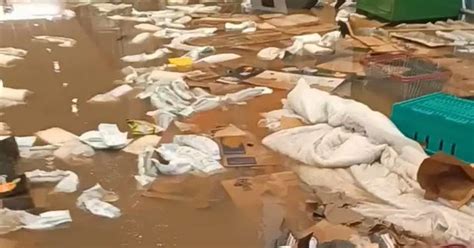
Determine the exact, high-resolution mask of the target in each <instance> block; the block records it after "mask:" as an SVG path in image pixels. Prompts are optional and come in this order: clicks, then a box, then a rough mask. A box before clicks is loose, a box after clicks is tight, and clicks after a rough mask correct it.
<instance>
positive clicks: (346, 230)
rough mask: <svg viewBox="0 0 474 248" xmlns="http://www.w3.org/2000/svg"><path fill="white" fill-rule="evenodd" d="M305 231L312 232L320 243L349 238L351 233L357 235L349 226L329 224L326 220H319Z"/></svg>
mask: <svg viewBox="0 0 474 248" xmlns="http://www.w3.org/2000/svg"><path fill="white" fill-rule="evenodd" d="M305 233H313V235H314V236H315V237H316V238H317V239H318V242H320V243H323V242H329V241H333V240H349V239H350V238H351V236H352V235H357V231H356V230H354V229H352V228H350V227H347V226H344V225H336V224H331V223H329V222H328V221H326V220H321V221H320V222H318V223H317V224H316V225H314V226H312V227H311V228H309V229H308V230H306V231H305Z"/></svg>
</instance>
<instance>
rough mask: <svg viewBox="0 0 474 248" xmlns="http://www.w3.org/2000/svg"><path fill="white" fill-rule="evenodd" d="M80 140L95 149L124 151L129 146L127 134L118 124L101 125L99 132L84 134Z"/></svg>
mask: <svg viewBox="0 0 474 248" xmlns="http://www.w3.org/2000/svg"><path fill="white" fill-rule="evenodd" d="M79 139H80V140H81V141H82V142H84V143H86V144H88V145H89V146H91V147H93V148H94V149H99V150H101V149H122V148H124V147H125V146H127V145H128V143H129V141H128V139H127V132H121V131H120V130H119V128H118V126H117V125H116V124H108V123H101V124H99V127H98V130H97V131H96V130H93V131H88V132H85V133H83V134H82V135H81V136H80V137H79Z"/></svg>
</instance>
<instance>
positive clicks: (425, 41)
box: [390, 32, 450, 48]
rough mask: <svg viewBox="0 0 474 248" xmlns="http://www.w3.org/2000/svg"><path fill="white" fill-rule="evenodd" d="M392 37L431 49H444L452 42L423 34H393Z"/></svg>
mask: <svg viewBox="0 0 474 248" xmlns="http://www.w3.org/2000/svg"><path fill="white" fill-rule="evenodd" d="M390 36H392V37H395V38H399V39H403V40H408V41H412V42H416V43H419V44H422V45H425V46H427V47H430V48H437V47H444V46H449V45H450V42H448V41H447V40H445V39H442V38H439V37H437V36H433V35H428V34H425V33H422V32H409V33H391V34H390Z"/></svg>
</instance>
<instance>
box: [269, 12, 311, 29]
mask: <svg viewBox="0 0 474 248" xmlns="http://www.w3.org/2000/svg"><path fill="white" fill-rule="evenodd" d="M265 22H267V23H269V24H271V25H273V26H275V27H293V26H308V25H314V24H317V23H318V22H319V18H318V17H316V16H313V15H308V14H294V15H287V16H283V17H277V18H273V19H269V20H266V21H265Z"/></svg>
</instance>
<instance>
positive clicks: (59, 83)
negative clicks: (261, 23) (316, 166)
mask: <svg viewBox="0 0 474 248" xmlns="http://www.w3.org/2000/svg"><path fill="white" fill-rule="evenodd" d="M137 5H138V6H139V7H140V8H141V9H142V10H144V9H146V8H145V7H144V6H145V5H147V4H144V3H143V2H140V3H139V4H137ZM148 5H149V4H148ZM152 5H153V4H152ZM156 8H159V6H158V5H153V6H152V8H149V9H156ZM75 11H76V14H77V18H73V19H71V20H55V21H48V20H44V19H35V20H17V21H6V22H3V23H2V22H0V47H10V46H11V47H16V48H22V49H25V50H28V55H27V56H26V58H25V60H24V61H22V62H21V63H19V64H18V65H17V66H16V67H13V68H8V69H5V68H0V78H1V79H2V80H3V81H4V82H5V84H6V86H8V87H13V88H25V89H28V90H31V91H33V92H34V95H33V96H32V97H31V99H29V102H28V104H27V105H24V106H19V107H14V108H11V109H8V110H5V111H4V113H5V114H4V115H3V116H1V117H0V118H1V120H2V121H4V122H7V123H8V124H9V125H10V126H11V128H12V129H13V132H14V133H15V134H16V135H18V136H23V135H32V134H33V133H34V132H37V131H39V130H43V129H47V128H50V127H60V128H63V129H65V130H68V131H70V132H73V133H75V134H78V135H79V134H81V133H83V132H85V131H88V130H92V129H95V128H96V127H97V125H98V124H99V123H117V124H118V125H119V126H120V129H121V130H126V128H127V127H126V122H125V120H126V119H145V118H146V116H145V113H146V112H147V111H148V110H151V106H150V105H149V104H148V103H146V102H143V101H141V100H138V99H134V98H132V97H130V98H128V99H124V100H122V101H121V102H118V103H113V104H100V105H97V104H95V105H92V104H88V103H86V101H87V100H88V99H89V98H90V97H92V96H94V95H96V94H97V93H100V92H105V91H108V90H110V89H112V88H113V87H115V85H114V84H113V83H114V81H115V80H119V79H121V77H122V76H121V74H120V68H122V67H123V66H125V65H124V64H122V63H121V62H120V61H119V58H120V57H122V56H124V55H129V54H135V53H141V52H144V51H151V50H154V49H156V48H158V47H159V46H160V43H161V42H163V41H156V42H152V43H148V44H145V45H142V46H136V45H130V44H128V40H129V39H130V38H131V37H133V36H134V35H135V34H136V33H137V31H136V30H134V29H133V28H132V27H133V25H134V24H136V23H133V22H120V21H119V22H117V21H112V20H108V19H107V18H105V17H103V16H98V15H97V14H96V13H94V12H92V11H91V10H90V8H89V7H87V6H81V7H77V8H75ZM322 14H323V15H326V16H332V14H333V13H331V12H329V13H322ZM35 35H53V36H64V37H70V38H73V39H76V40H77V45H76V46H75V47H73V48H62V47H58V46H56V45H54V44H48V43H40V42H33V41H32V39H31V38H32V37H33V36H35ZM233 52H237V53H240V54H242V55H244V56H243V59H241V60H239V61H237V62H235V63H232V65H231V66H235V67H237V66H238V65H243V64H250V65H254V66H260V67H264V68H268V69H279V68H281V67H283V66H290V65H307V66H312V65H314V64H315V62H316V60H315V58H311V57H310V58H294V59H293V60H289V61H286V62H285V64H268V63H262V62H259V61H258V60H256V59H255V52H249V51H242V50H235V51H233ZM337 56H341V57H342V56H349V58H351V59H359V57H358V54H356V53H355V52H354V51H343V52H341V54H337ZM163 62H164V61H153V62H150V63H146V64H141V65H137V66H156V65H161V64H162V63H163ZM362 84H363V83H361V82H359V81H358V80H357V79H351V80H348V82H347V83H346V85H344V95H348V96H351V97H353V98H356V99H358V100H361V101H363V102H366V103H369V104H370V106H371V107H373V108H374V109H376V110H380V111H382V112H384V113H386V114H388V113H389V111H390V106H391V104H392V102H391V100H390V98H388V97H386V95H384V93H383V92H377V94H375V93H372V92H368V91H367V90H366V89H365V88H364V87H362ZM285 94H286V93H285V92H283V91H276V92H275V93H274V94H273V95H271V96H265V97H261V98H257V99H255V100H252V101H250V102H249V104H248V105H245V106H230V107H226V108H222V109H218V110H216V111H212V112H210V113H204V114H201V115H197V116H194V117H192V118H191V119H190V120H189V122H192V123H196V124H198V125H199V126H200V128H201V129H202V130H203V131H209V130H211V129H212V128H214V127H215V126H216V125H226V124H228V123H232V124H235V125H237V126H239V127H243V128H246V129H247V130H249V131H251V132H252V133H253V134H254V135H256V136H257V137H258V138H262V137H264V136H265V134H266V131H265V130H264V129H262V128H258V127H257V121H258V119H259V115H258V113H260V112H265V111H269V110H273V109H277V108H279V107H280V106H281V105H280V99H281V98H283V97H284V96H285ZM388 94H389V93H388ZM73 99H77V101H78V103H77V108H78V111H71V110H72V106H71V105H72V104H73V101H74V100H73ZM176 132H177V130H176V129H175V128H172V129H171V130H169V131H167V133H166V134H164V136H168V137H169V136H172V135H173V134H174V133H176ZM164 139H165V138H164ZM281 161H282V162H281V164H280V165H277V166H270V167H269V166H267V167H264V168H260V169H235V170H229V171H228V172H226V173H222V174H219V175H214V176H210V177H184V178H167V177H161V178H160V179H159V180H163V181H164V182H166V181H168V180H169V181H171V182H176V181H177V180H178V182H180V183H178V184H177V185H181V186H182V187H183V188H184V189H183V190H184V191H186V192H187V193H190V194H193V195H198V196H197V197H198V198H199V197H204V198H206V199H212V201H210V204H209V206H207V207H205V208H202V207H199V206H196V204H193V203H190V202H186V201H185V202H183V201H176V200H162V199H153V198H147V197H144V196H141V193H142V191H141V190H140V189H139V188H138V187H137V183H136V182H135V179H134V178H133V175H135V174H136V170H137V161H136V156H133V155H130V154H127V153H124V152H107V151H105V152H96V155H95V156H94V157H93V159H92V160H91V161H89V162H88V163H82V164H78V165H75V164H74V165H71V164H65V163H63V162H61V161H54V163H53V164H52V165H48V164H47V162H46V161H45V160H28V161H27V160H21V161H20V162H19V164H18V167H17V168H18V171H25V170H32V169H36V168H42V169H45V168H48V169H53V168H58V169H66V170H73V171H75V172H76V173H78V175H79V178H80V189H79V191H78V192H76V193H73V194H48V195H47V196H46V198H47V199H46V203H47V207H46V209H47V210H61V209H69V210H70V211H71V214H72V218H73V222H72V223H70V224H68V225H65V226H62V227H61V228H57V229H54V230H45V231H26V230H20V231H17V232H13V233H10V234H7V235H4V236H2V237H1V238H6V239H9V240H13V241H17V242H18V244H17V247H21V248H56V247H57V248H63V247H68V248H85V247H87V248H96V247H97V248H98V247H101V248H103V247H116V248H118V247H145V248H148V247H150V248H151V247H184V248H187V247H192V248H199V247H226V248H232V247H236V248H244V247H245V248H251V247H259V248H261V247H272V245H273V244H272V242H273V240H274V239H276V238H277V237H278V236H279V235H280V225H281V224H282V221H283V218H284V217H286V218H289V219H292V220H294V223H293V224H294V225H295V226H297V227H299V228H304V227H305V226H307V225H308V223H310V222H308V221H309V219H308V217H307V216H306V214H305V212H304V198H305V190H304V187H302V188H299V187H296V188H293V189H292V190H291V191H290V193H289V194H288V196H287V197H286V198H285V199H283V200H282V199H279V200H277V199H275V198H273V197H271V196H265V197H262V202H263V204H256V205H255V206H256V207H254V208H252V207H250V209H241V208H239V207H236V206H235V204H234V203H233V202H232V200H231V199H230V197H229V196H228V195H227V193H226V192H225V190H224V189H223V188H222V186H221V184H220V181H221V180H223V179H231V178H238V177H242V176H252V175H259V174H268V173H273V172H277V171H282V170H288V169H287V168H286V167H285V166H283V164H286V160H283V159H282V160H281ZM96 183H100V184H101V185H102V186H103V187H104V188H106V189H108V190H112V191H115V192H116V193H117V194H118V195H119V196H120V200H119V201H118V202H116V203H115V205H116V206H117V207H119V208H120V209H121V211H122V214H123V215H122V216H121V217H120V218H118V219H106V218H101V217H97V216H94V215H92V214H89V213H86V212H84V211H82V210H80V209H78V208H77V207H76V206H75V201H76V199H77V197H78V195H79V194H80V192H81V191H82V190H84V189H87V188H89V187H91V186H93V185H94V184H96ZM184 185H187V186H186V187H185V186H184ZM45 187H47V186H35V187H34V189H35V190H37V191H38V192H43V191H41V190H38V188H45ZM176 187H179V186H176ZM47 188H48V187H47ZM50 188H51V187H49V188H48V189H50ZM200 192H204V193H200Z"/></svg>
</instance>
